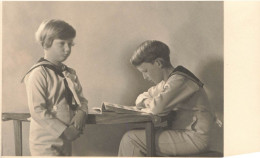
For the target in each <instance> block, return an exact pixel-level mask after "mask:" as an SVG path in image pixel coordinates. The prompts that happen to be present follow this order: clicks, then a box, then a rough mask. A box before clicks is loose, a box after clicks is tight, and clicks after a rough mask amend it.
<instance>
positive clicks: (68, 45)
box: [64, 43, 71, 51]
mask: <svg viewBox="0 0 260 158" xmlns="http://www.w3.org/2000/svg"><path fill="white" fill-rule="evenodd" d="M64 49H65V51H70V49H71V46H70V44H69V43H65V44H64Z"/></svg>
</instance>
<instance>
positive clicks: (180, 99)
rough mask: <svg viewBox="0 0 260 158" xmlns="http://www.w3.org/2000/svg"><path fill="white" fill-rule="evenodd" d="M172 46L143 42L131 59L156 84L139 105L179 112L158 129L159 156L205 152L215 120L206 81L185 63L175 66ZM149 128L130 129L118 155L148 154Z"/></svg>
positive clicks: (156, 110)
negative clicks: (172, 62) (169, 123)
mask: <svg viewBox="0 0 260 158" xmlns="http://www.w3.org/2000/svg"><path fill="white" fill-rule="evenodd" d="M169 54H170V50H169V47H168V46H167V45H166V44H164V43H163V42H160V41H155V40H149V41H145V42H143V43H142V44H141V45H140V46H139V47H138V49H137V50H136V51H135V53H134V54H133V56H132V58H131V60H130V61H131V63H132V64H133V65H134V66H136V68H137V69H138V70H139V71H140V72H141V73H142V75H143V78H144V79H146V80H148V81H152V82H153V83H155V84H156V85H155V86H153V87H151V88H150V89H148V91H147V92H144V93H142V94H140V95H139V96H138V97H137V99H136V106H137V108H139V109H143V110H144V111H146V112H148V113H151V114H154V115H159V116H164V115H167V114H169V113H170V112H172V111H174V112H175V119H174V120H172V122H171V126H170V127H167V128H160V129H158V130H156V132H155V148H156V154H157V155H158V156H182V155H189V154H196V153H201V152H204V151H206V150H207V148H208V145H209V131H210V128H211V125H212V123H213V121H214V114H213V113H212V112H211V108H210V106H209V101H208V98H207V95H206V93H205V90H204V88H203V83H202V82H201V81H200V80H199V79H198V78H197V77H196V76H195V75H194V74H192V73H191V72H190V71H189V70H187V69H186V68H184V67H182V66H177V67H173V66H172V64H171V62H170V55H169ZM146 153H147V152H146V137H145V130H132V131H129V132H127V133H126V134H125V135H124V136H123V138H122V140H121V143H120V147H119V152H118V156H131V157H132V156H133V157H136V156H145V155H146Z"/></svg>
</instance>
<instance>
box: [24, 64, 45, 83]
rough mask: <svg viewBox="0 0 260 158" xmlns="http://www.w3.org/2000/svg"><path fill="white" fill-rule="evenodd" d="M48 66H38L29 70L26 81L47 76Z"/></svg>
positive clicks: (39, 79)
mask: <svg viewBox="0 0 260 158" xmlns="http://www.w3.org/2000/svg"><path fill="white" fill-rule="evenodd" d="M46 75H47V73H46V68H45V67H44V66H37V67H35V68H33V69H30V70H29V73H28V74H27V75H26V78H25V80H26V81H41V80H44V79H45V78H46Z"/></svg>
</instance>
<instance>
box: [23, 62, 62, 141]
mask: <svg viewBox="0 0 260 158" xmlns="http://www.w3.org/2000/svg"><path fill="white" fill-rule="evenodd" d="M25 83H26V91H27V97H28V104H29V110H30V114H31V117H32V119H33V120H35V121H36V122H37V123H38V124H39V125H40V126H42V127H43V128H45V129H46V130H48V131H49V132H50V133H51V134H52V135H53V136H55V137H59V136H60V135H61V134H62V133H63V131H64V130H65V129H66V128H67V126H66V125H65V124H64V123H62V122H61V121H60V120H58V119H57V118H55V117H54V116H53V114H52V113H51V107H49V106H48V103H47V99H46V95H47V93H48V92H47V81H46V77H45V74H44V71H42V68H41V67H38V68H36V69H35V70H34V71H32V72H31V74H30V75H29V76H28V78H27V80H26V82H25Z"/></svg>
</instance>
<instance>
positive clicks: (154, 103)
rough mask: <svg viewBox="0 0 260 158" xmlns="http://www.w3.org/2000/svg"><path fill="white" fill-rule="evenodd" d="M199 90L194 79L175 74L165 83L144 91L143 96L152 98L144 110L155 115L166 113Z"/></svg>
mask: <svg viewBox="0 0 260 158" xmlns="http://www.w3.org/2000/svg"><path fill="white" fill-rule="evenodd" d="M198 90H199V86H198V85H197V84H196V83H194V82H193V81H191V80H189V79H187V78H186V77H183V76H180V75H174V76H172V77H171V78H169V80H168V81H167V82H166V83H165V84H164V85H163V83H162V82H161V83H159V84H158V85H157V86H155V87H152V88H151V89H149V90H148V92H147V93H143V98H145V97H147V98H148V99H149V100H150V101H149V102H148V104H147V105H146V107H147V109H144V110H145V111H147V112H150V113H152V114H154V115H166V114H168V113H169V112H170V111H171V110H172V109H174V108H175V107H176V106H177V105H178V104H179V103H181V102H182V101H184V100H185V99H187V98H188V97H190V96H191V95H193V94H194V93H196V92H197V91H198Z"/></svg>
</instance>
